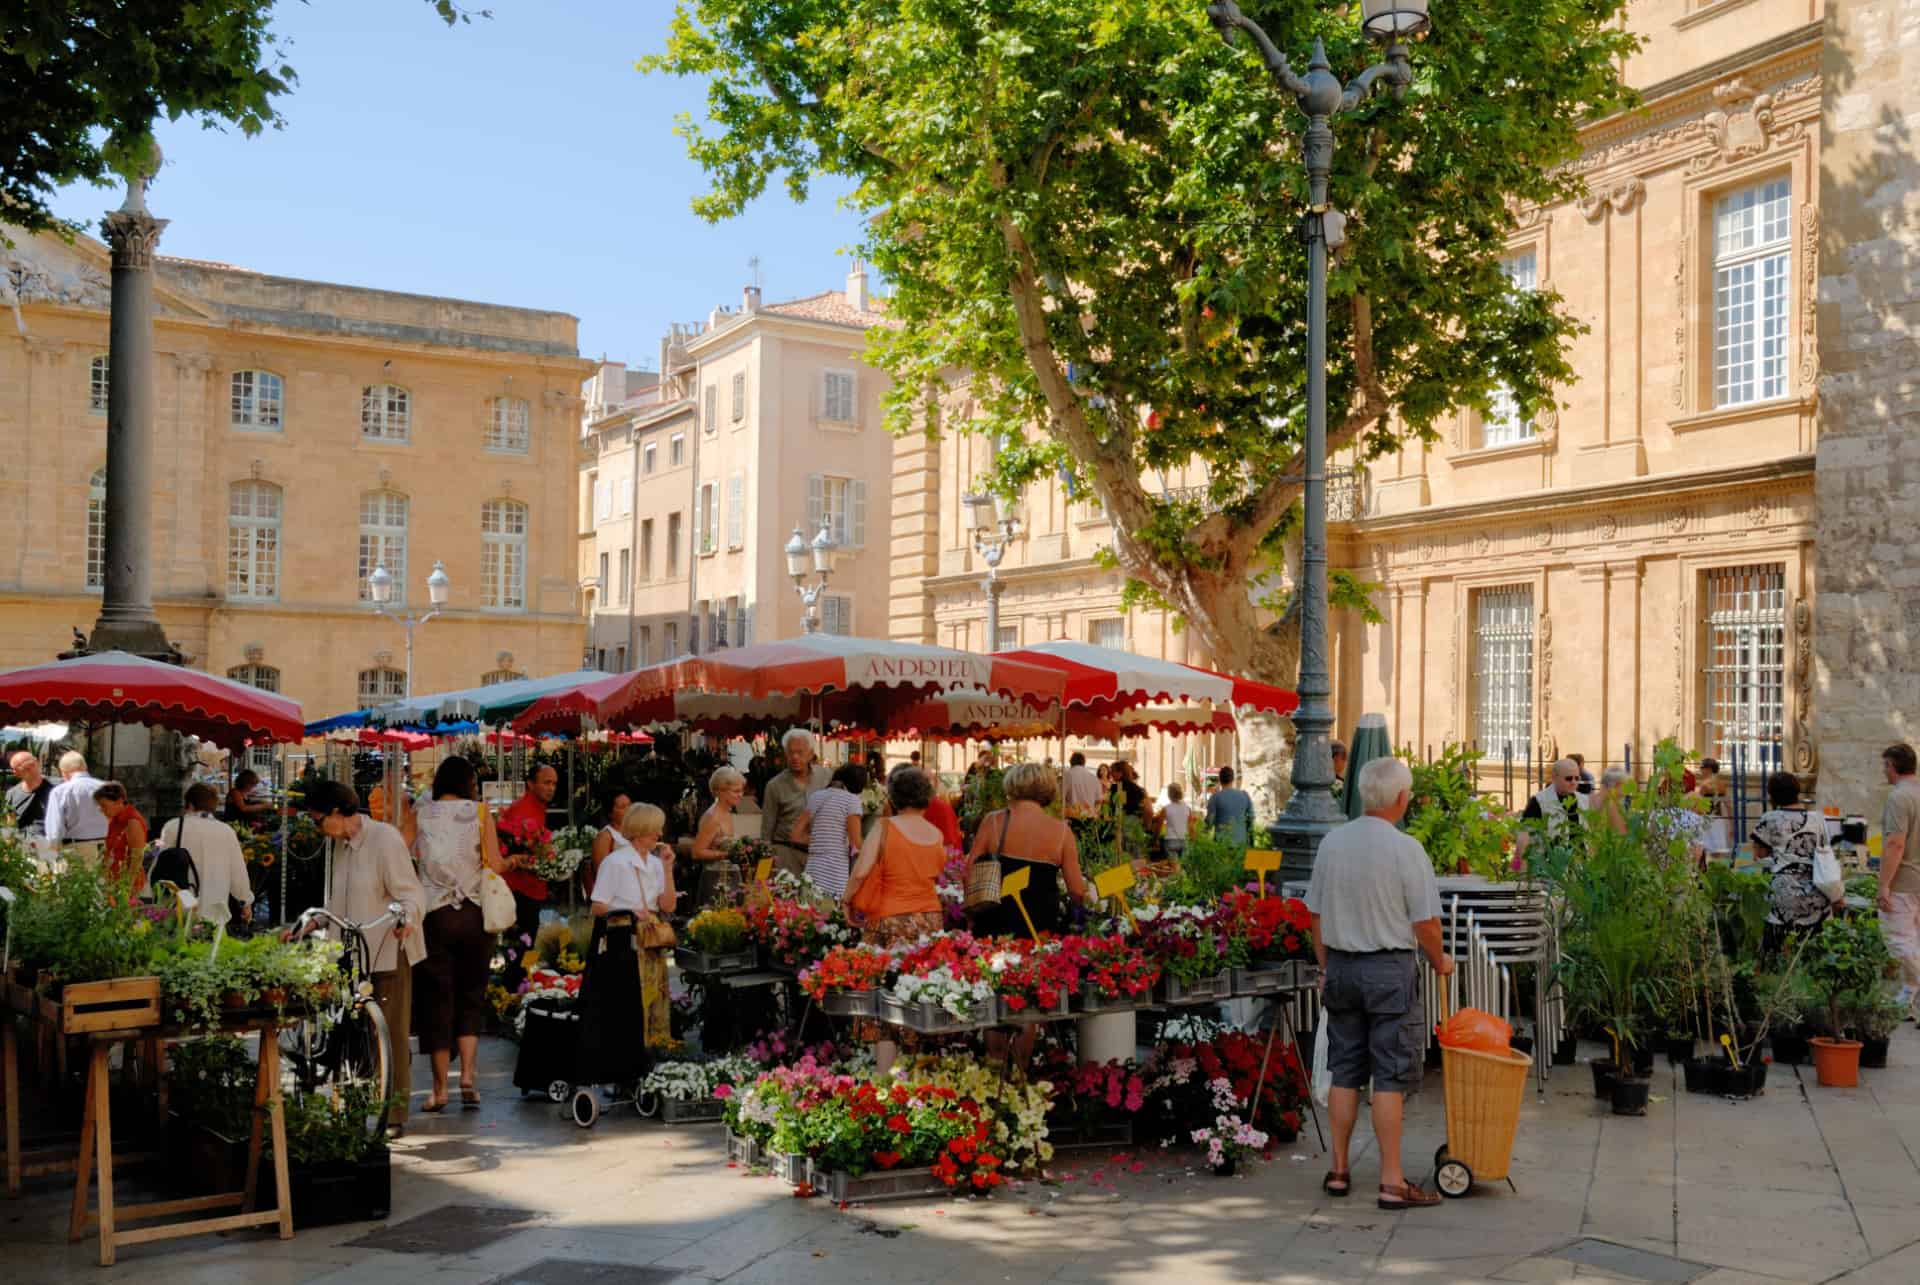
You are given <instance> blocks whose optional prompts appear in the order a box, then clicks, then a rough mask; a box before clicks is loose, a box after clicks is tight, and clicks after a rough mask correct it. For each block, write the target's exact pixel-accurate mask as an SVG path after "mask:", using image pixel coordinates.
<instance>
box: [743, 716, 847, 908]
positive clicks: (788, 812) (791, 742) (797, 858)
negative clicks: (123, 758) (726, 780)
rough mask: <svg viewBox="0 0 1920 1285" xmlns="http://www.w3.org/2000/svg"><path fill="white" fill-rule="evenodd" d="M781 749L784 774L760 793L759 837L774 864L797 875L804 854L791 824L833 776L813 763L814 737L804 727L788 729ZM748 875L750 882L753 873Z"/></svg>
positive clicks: (805, 852)
mask: <svg viewBox="0 0 1920 1285" xmlns="http://www.w3.org/2000/svg"><path fill="white" fill-rule="evenodd" d="M780 748H781V749H782V750H784V751H785V752H786V759H787V770H786V771H784V772H782V773H781V774H780V775H779V776H776V777H774V778H773V779H772V780H771V781H768V782H767V785H766V788H765V789H764V790H762V791H761V792H760V837H761V838H762V839H765V840H766V841H767V842H768V843H771V844H772V845H773V846H774V849H775V853H774V859H773V860H774V864H775V865H776V866H778V867H779V868H780V869H782V870H785V871H787V872H788V873H790V874H796V875H797V874H800V873H801V872H803V871H804V870H805V869H806V868H807V850H806V848H804V847H802V846H800V845H798V844H796V843H794V841H793V823H794V822H795V821H798V820H799V819H800V814H801V813H803V812H805V811H806V810H807V799H808V798H809V797H811V796H812V794H813V792H814V791H815V790H824V789H826V788H827V783H828V782H829V781H831V780H832V779H833V773H831V772H829V771H828V770H827V767H826V765H825V764H824V763H815V762H814V761H813V733H812V732H809V731H808V730H807V729H806V728H804V727H795V728H792V729H790V730H789V731H788V732H787V734H786V735H785V736H783V737H781V738H780ZM747 875H748V877H749V878H751V877H752V875H753V872H752V871H751V870H749V871H747Z"/></svg>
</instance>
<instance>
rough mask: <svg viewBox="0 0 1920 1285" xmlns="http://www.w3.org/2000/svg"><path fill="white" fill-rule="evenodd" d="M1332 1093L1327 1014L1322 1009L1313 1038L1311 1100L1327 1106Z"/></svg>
mask: <svg viewBox="0 0 1920 1285" xmlns="http://www.w3.org/2000/svg"><path fill="white" fill-rule="evenodd" d="M1332 1092H1333V1069H1332V1068H1331V1067H1329V1066H1328V1065H1327V1014H1326V1011H1325V1010H1324V1009H1323V1010H1321V1013H1320V1021H1319V1023H1318V1025H1317V1027H1316V1029H1315V1032H1314V1036H1313V1100H1314V1101H1315V1102H1318V1103H1319V1104H1320V1105H1321V1106H1325V1105H1327V1097H1328V1095H1329V1094H1331V1093H1332Z"/></svg>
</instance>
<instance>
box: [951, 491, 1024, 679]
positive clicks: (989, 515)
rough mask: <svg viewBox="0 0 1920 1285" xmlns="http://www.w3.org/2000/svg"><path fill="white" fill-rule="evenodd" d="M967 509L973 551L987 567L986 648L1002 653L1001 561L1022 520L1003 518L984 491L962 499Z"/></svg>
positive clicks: (1017, 534)
mask: <svg viewBox="0 0 1920 1285" xmlns="http://www.w3.org/2000/svg"><path fill="white" fill-rule="evenodd" d="M960 502H961V503H962V504H964V505H966V506H967V527H968V529H969V530H970V531H971V532H972V533H973V551H974V552H975V553H977V554H979V555H980V560H981V561H982V562H984V563H986V564H987V647H986V649H987V650H988V651H989V652H995V651H999V650H1000V590H1001V584H1000V560H1001V559H1002V558H1004V557H1006V556H1007V546H1008V545H1010V544H1012V543H1013V541H1014V540H1015V539H1016V538H1017V537H1018V536H1019V534H1020V519H1019V518H1017V517H1013V516H1012V515H1008V516H1005V517H1003V516H1001V514H1000V511H999V507H998V506H997V505H995V504H994V502H993V497H992V496H991V495H988V494H987V493H985V492H984V491H982V492H970V493H968V494H966V495H963V496H961V497H960Z"/></svg>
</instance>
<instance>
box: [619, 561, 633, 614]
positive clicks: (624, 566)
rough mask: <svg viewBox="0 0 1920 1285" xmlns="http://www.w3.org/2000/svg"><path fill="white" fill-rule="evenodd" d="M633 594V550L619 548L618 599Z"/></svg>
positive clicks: (621, 599) (624, 599)
mask: <svg viewBox="0 0 1920 1285" xmlns="http://www.w3.org/2000/svg"><path fill="white" fill-rule="evenodd" d="M632 596H633V550H632V549H622V550H620V601H621V602H622V603H625V602H626V601H627V600H628V599H629V598H630V597H632Z"/></svg>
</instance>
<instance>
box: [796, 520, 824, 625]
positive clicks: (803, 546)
mask: <svg viewBox="0 0 1920 1285" xmlns="http://www.w3.org/2000/svg"><path fill="white" fill-rule="evenodd" d="M833 550H834V540H833V536H832V535H831V534H829V533H828V531H827V528H826V526H825V524H824V523H823V524H822V525H821V527H820V531H819V533H818V534H817V535H815V536H814V537H813V539H812V540H811V541H809V540H808V539H807V537H806V533H805V532H803V531H801V529H800V528H799V526H797V525H796V526H795V527H794V528H793V535H792V536H790V537H789V538H788V540H787V545H786V554H787V574H788V575H790V576H792V577H793V587H794V589H795V591H796V592H798V593H799V595H800V606H801V607H802V609H803V610H802V612H801V616H800V624H801V628H803V629H804V630H805V631H806V632H807V633H810V634H811V633H816V632H818V631H819V628H820V612H819V602H820V595H821V594H823V593H825V592H826V591H827V581H828V580H829V579H831V578H832V576H833ZM809 570H811V571H812V572H813V574H814V576H815V577H816V578H815V579H814V580H813V581H812V582H809V581H808V580H807V572H808V571H809Z"/></svg>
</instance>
